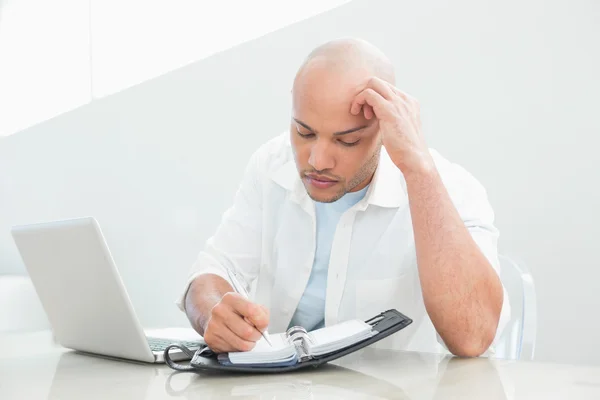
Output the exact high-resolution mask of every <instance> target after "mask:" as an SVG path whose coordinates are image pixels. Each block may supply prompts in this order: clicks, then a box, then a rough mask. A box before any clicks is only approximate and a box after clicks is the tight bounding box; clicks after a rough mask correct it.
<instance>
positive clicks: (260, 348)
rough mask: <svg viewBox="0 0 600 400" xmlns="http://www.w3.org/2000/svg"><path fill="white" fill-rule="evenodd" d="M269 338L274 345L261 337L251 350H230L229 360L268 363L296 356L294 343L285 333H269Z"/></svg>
mask: <svg viewBox="0 0 600 400" xmlns="http://www.w3.org/2000/svg"><path fill="white" fill-rule="evenodd" d="M269 339H270V340H271V343H272V344H273V346H270V345H269V343H267V342H266V340H265V339H264V338H261V339H260V340H259V341H258V342H256V346H254V348H253V349H252V350H250V351H236V352H230V353H229V360H230V361H231V362H232V363H234V364H245V363H262V362H265V363H268V362H275V361H282V360H288V359H290V358H292V357H295V356H296V349H295V347H294V345H292V344H290V343H289V342H288V340H287V339H286V337H285V334H284V333H280V334H276V335H269Z"/></svg>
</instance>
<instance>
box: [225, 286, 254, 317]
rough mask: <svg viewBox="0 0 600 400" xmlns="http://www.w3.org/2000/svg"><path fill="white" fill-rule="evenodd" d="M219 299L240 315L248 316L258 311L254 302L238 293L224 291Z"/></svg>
mask: <svg viewBox="0 0 600 400" xmlns="http://www.w3.org/2000/svg"><path fill="white" fill-rule="evenodd" d="M221 301H222V302H223V303H224V304H227V305H228V306H229V307H231V308H232V309H233V310H234V311H235V312H236V313H238V314H239V315H241V316H242V317H250V316H252V315H254V314H255V313H258V312H260V309H259V307H258V306H257V305H256V304H254V303H252V302H251V301H250V300H248V299H247V298H245V297H244V296H242V295H240V294H238V293H234V292H229V293H225V295H224V296H223V299H222V300H221Z"/></svg>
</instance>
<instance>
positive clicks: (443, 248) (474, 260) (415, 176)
mask: <svg viewBox="0 0 600 400" xmlns="http://www.w3.org/2000/svg"><path fill="white" fill-rule="evenodd" d="M405 179H406V185H407V191H408V197H409V204H410V210H411V217H412V223H413V231H414V236H415V246H416V252H417V263H418V268H419V277H420V281H421V288H422V291H423V299H424V302H425V308H426V309H427V313H428V314H429V316H430V318H431V321H432V322H433V325H434V326H435V328H436V330H437V331H438V333H439V335H440V336H441V338H442V340H443V341H444V343H445V344H446V346H447V347H448V350H450V351H451V352H452V353H453V354H456V355H459V356H467V357H473V356H479V355H481V354H483V353H484V352H485V351H486V350H487V349H488V347H489V346H490V344H491V343H492V341H493V340H494V337H495V334H496V329H497V326H498V322H499V319H500V311H501V309H502V303H503V289H502V284H501V283H500V279H499V277H498V274H497V273H496V271H495V270H494V268H492V266H491V264H490V262H489V261H488V259H487V258H486V257H485V255H484V254H483V253H482V252H481V250H480V248H479V246H478V245H477V243H476V242H475V240H474V239H473V237H472V235H471V233H470V232H469V230H468V229H467V227H466V226H465V222H463V220H462V219H461V216H460V215H459V213H458V211H457V209H456V208H455V206H454V204H453V202H452V201H451V198H450V196H449V194H448V192H447V190H446V188H445V186H444V184H443V182H442V179H441V178H440V175H439V174H438V172H437V169H436V168H435V167H434V166H433V167H430V168H425V169H423V170H421V171H413V172H411V173H407V174H406V175H405Z"/></svg>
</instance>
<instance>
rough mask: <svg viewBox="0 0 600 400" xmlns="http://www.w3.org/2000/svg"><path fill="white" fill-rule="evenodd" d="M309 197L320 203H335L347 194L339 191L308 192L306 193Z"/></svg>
mask: <svg viewBox="0 0 600 400" xmlns="http://www.w3.org/2000/svg"><path fill="white" fill-rule="evenodd" d="M306 192H307V193H308V196H309V197H310V198H311V199H313V200H314V201H316V202H318V203H333V202H334V201H336V200H339V199H340V198H341V197H342V196H343V195H344V193H345V192H343V191H342V192H340V191H339V190H315V189H312V190H308V189H307V191H306Z"/></svg>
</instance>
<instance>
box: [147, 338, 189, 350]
mask: <svg viewBox="0 0 600 400" xmlns="http://www.w3.org/2000/svg"><path fill="white" fill-rule="evenodd" d="M147 339H148V344H149V345H150V349H152V351H165V349H166V348H167V346H168V345H170V344H173V343H179V344H182V345H184V346H185V347H187V348H189V349H197V348H198V347H200V343H198V342H188V341H184V340H168V339H158V338H150V337H149V338H147Z"/></svg>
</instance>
